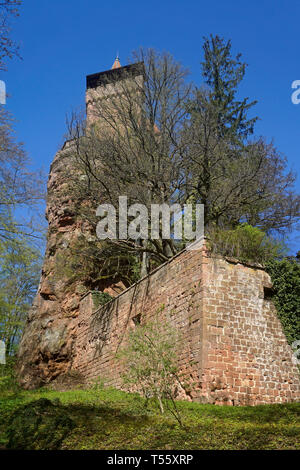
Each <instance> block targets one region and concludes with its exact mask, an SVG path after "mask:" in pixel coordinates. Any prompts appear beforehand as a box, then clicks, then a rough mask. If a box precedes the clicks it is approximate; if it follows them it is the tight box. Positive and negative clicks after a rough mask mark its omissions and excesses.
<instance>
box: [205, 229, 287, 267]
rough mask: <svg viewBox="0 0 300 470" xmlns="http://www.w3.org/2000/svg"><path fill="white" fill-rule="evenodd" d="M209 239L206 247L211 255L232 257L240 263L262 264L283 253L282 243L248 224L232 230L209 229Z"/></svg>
mask: <svg viewBox="0 0 300 470" xmlns="http://www.w3.org/2000/svg"><path fill="white" fill-rule="evenodd" d="M209 238H210V240H209V243H208V245H209V247H210V249H211V250H212V252H213V253H218V254H221V255H223V256H230V257H234V258H237V259H239V260H240V261H242V262H255V263H261V264H264V263H266V262H267V261H268V260H270V259H273V258H278V257H280V256H282V255H283V254H284V252H285V247H284V245H283V243H281V242H278V241H276V240H273V239H272V238H270V237H268V236H267V235H266V234H265V233H264V232H263V231H262V230H260V229H259V228H257V227H252V226H251V225H249V224H240V225H238V226H237V227H236V228H234V229H232V230H222V229H220V228H217V227H215V228H211V229H210V231H209Z"/></svg>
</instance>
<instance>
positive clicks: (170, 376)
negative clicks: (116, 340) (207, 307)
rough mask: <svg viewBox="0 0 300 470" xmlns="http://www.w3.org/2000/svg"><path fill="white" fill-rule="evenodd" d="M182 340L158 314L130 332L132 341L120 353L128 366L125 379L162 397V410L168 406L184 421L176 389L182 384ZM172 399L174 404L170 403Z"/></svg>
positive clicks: (151, 394)
mask: <svg viewBox="0 0 300 470" xmlns="http://www.w3.org/2000/svg"><path fill="white" fill-rule="evenodd" d="M163 308H164V306H162V309H163ZM178 340H179V338H178V332H177V330H176V329H175V328H173V327H172V326H171V325H170V324H169V323H168V322H167V321H165V320H162V319H159V318H158V314H157V315H156V317H155V319H154V320H152V321H149V322H147V324H145V325H139V324H138V325H137V326H136V328H135V329H133V330H132V331H131V332H130V333H129V339H128V344H127V346H125V347H124V349H123V350H122V351H121V353H120V357H121V358H122V359H123V360H124V363H123V365H124V367H125V369H126V373H125V374H124V375H123V380H124V382H125V383H126V384H133V385H134V386H135V388H136V389H137V390H138V391H139V392H141V393H142V394H143V396H144V397H146V398H151V397H153V398H154V399H156V400H158V403H159V407H160V411H161V413H164V409H165V406H166V407H167V408H168V409H169V411H171V412H172V413H173V415H174V416H175V418H176V419H177V420H178V421H179V423H180V424H181V421H180V416H179V415H178V412H177V408H176V405H175V402H174V389H175V386H176V384H178V365H177V348H178ZM168 400H171V402H172V404H173V408H170V407H168Z"/></svg>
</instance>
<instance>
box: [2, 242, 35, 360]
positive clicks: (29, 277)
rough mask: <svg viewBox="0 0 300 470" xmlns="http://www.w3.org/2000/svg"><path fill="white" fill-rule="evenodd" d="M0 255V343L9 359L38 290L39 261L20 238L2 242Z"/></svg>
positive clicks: (29, 246)
mask: <svg viewBox="0 0 300 470" xmlns="http://www.w3.org/2000/svg"><path fill="white" fill-rule="evenodd" d="M0 252H1V259H0V339H2V340H4V341H5V343H6V351H7V354H8V355H12V354H14V353H15V350H16V346H17V344H18V341H19V339H20V336H21V334H22V329H23V326H24V322H25V319H26V314H27V312H28V310H29V308H30V306H31V303H32V300H33V297H34V295H35V293H36V290H37V287H38V282H39V275H40V267H41V257H40V253H39V251H38V250H36V249H35V248H34V247H32V246H31V245H30V244H28V242H27V241H26V240H25V239H23V240H22V239H21V238H20V237H19V238H18V239H10V240H6V241H5V242H3V243H2V244H1V246H0Z"/></svg>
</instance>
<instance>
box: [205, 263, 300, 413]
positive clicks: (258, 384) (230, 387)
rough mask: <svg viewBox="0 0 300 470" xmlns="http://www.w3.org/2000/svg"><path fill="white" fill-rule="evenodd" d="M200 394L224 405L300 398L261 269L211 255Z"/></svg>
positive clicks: (294, 369) (296, 376)
mask: <svg viewBox="0 0 300 470" xmlns="http://www.w3.org/2000/svg"><path fill="white" fill-rule="evenodd" d="M203 283H204V292H203V297H204V301H203V316H204V319H203V363H202V378H203V381H202V393H203V395H204V396H205V397H206V398H207V399H208V400H209V401H213V402H214V403H220V404H240V405H248V404H251V405H252V404H261V403H279V402H287V401H296V400H299V399H300V386H299V373H298V370H297V367H296V366H295V365H294V364H293V362H292V350H291V348H290V347H289V345H288V344H287V341H286V338H285V335H284V333H283V331H282V327H281V323H280V321H279V319H278V317H277V314H276V310H275V307H274V305H273V304H272V301H270V300H266V299H264V287H270V286H271V284H270V278H269V276H268V274H267V273H266V272H265V271H263V270H261V269H254V268H250V267H246V266H244V265H242V264H232V263H230V262H228V261H225V260H223V259H213V258H212V259H207V260H206V262H205V265H203Z"/></svg>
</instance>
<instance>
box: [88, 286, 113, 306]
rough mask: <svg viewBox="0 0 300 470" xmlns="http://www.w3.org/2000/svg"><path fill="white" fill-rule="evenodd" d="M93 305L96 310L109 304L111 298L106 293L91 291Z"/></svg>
mask: <svg viewBox="0 0 300 470" xmlns="http://www.w3.org/2000/svg"><path fill="white" fill-rule="evenodd" d="M92 298H93V304H94V306H95V307H96V308H98V307H99V306H100V305H105V304H107V303H108V302H110V301H111V300H112V299H113V297H112V296H111V295H110V294H109V293H108V292H99V291H96V290H94V291H92Z"/></svg>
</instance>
